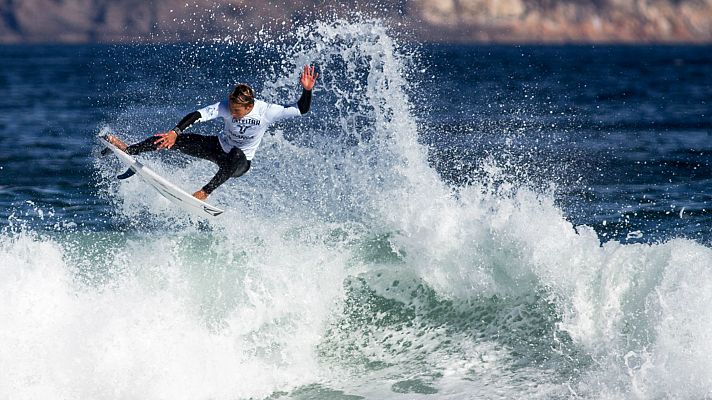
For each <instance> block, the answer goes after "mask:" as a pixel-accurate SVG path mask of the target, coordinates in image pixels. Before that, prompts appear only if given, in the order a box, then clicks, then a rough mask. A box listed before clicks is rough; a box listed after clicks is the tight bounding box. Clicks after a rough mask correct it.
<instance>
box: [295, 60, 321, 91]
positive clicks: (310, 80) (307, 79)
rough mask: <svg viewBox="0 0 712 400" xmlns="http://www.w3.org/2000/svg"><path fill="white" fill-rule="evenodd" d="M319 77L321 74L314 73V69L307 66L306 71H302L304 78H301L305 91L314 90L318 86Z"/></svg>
mask: <svg viewBox="0 0 712 400" xmlns="http://www.w3.org/2000/svg"><path fill="white" fill-rule="evenodd" d="M318 77H319V73H318V72H314V67H310V66H309V65H305V66H304V70H303V71H302V76H301V77H300V78H299V82H300V83H301V84H302V87H303V88H304V90H312V89H314V85H315V84H316V78H318Z"/></svg>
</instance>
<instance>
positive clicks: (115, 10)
mask: <svg viewBox="0 0 712 400" xmlns="http://www.w3.org/2000/svg"><path fill="white" fill-rule="evenodd" d="M354 11H358V12H360V13H363V14H366V15H376V16H379V17H382V18H384V19H385V20H386V21H388V23H390V24H392V25H393V26H394V29H396V27H402V29H405V30H406V31H407V32H408V35H409V36H410V37H413V38H414V39H416V40H420V41H446V42H473V41H474V42H517V43H527V42H534V43H537V42H539V43H540V42H546V43H551V42H554V43H561V42H566V43H571V42H574V43H575V42H693V43H711V42H712V0H383V1H379V2H374V1H358V0H347V1H342V2H338V3H334V4H330V3H329V2H328V1H325V0H295V1H292V2H287V1H284V0H281V1H277V2H275V1H270V0H153V1H144V0H0V43H24V42H64V43H66V42H146V41H162V42H166V41H168V42H170V41H184V40H195V39H196V38H200V37H206V36H207V37H214V36H218V35H226V34H230V33H235V32H239V33H240V35H241V36H240V37H242V38H244V39H248V38H249V37H250V35H251V34H252V33H254V32H256V31H258V30H260V29H276V30H288V29H290V28H291V27H292V26H293V25H294V24H299V23H303V22H305V21H308V20H309V19H310V18H313V16H315V15H316V16H323V15H348V14H349V13H352V12H354Z"/></svg>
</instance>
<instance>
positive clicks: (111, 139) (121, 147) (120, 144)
mask: <svg viewBox="0 0 712 400" xmlns="http://www.w3.org/2000/svg"><path fill="white" fill-rule="evenodd" d="M106 141H107V142H109V143H111V144H113V145H114V146H116V148H117V149H119V150H121V151H123V152H126V148H127V147H129V146H128V145H127V144H126V143H124V142H122V141H121V139H119V138H117V137H116V136H114V135H106Z"/></svg>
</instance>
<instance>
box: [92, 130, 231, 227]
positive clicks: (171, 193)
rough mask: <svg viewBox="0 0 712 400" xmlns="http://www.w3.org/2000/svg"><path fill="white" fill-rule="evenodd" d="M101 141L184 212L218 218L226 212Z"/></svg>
mask: <svg viewBox="0 0 712 400" xmlns="http://www.w3.org/2000/svg"><path fill="white" fill-rule="evenodd" d="M99 139H100V140H101V141H102V142H103V143H104V144H105V145H106V147H107V148H109V149H110V150H111V151H113V152H114V154H115V155H116V157H118V158H119V160H121V162H122V163H124V164H126V166H127V167H129V169H131V170H132V171H134V172H135V173H136V174H138V175H139V176H140V177H141V178H142V179H143V180H144V182H146V183H148V184H149V185H150V186H152V187H153V188H154V189H156V190H158V193H160V194H162V195H163V197H165V198H167V199H168V200H170V201H171V202H172V203H174V204H175V205H177V206H179V207H180V208H182V209H183V210H185V211H188V212H192V213H194V214H196V215H200V216H202V217H216V216H218V215H220V214H222V213H223V212H225V210H222V209H220V208H218V207H215V206H213V205H210V204H208V203H206V202H204V201H201V200H198V199H196V198H195V197H193V196H192V195H191V194H189V193H188V192H186V191H185V190H183V189H181V188H179V187H178V186H176V185H174V184H173V183H171V182H169V181H168V180H166V179H165V178H163V177H162V176H160V175H158V174H157V173H156V172H155V171H153V170H152V169H150V168H148V167H147V166H145V165H143V164H141V163H140V162H139V161H137V160H136V159H135V158H133V157H131V156H130V155H128V154H126V153H124V152H123V151H121V150H119V149H118V148H117V147H116V146H114V145H113V144H111V143H109V142H107V141H106V139H104V138H101V137H100V138H99Z"/></svg>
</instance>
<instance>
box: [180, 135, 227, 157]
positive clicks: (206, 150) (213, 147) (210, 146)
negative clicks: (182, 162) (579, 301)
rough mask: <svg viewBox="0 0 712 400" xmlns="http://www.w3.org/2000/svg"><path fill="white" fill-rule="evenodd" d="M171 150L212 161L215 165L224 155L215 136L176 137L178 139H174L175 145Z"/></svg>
mask: <svg viewBox="0 0 712 400" xmlns="http://www.w3.org/2000/svg"><path fill="white" fill-rule="evenodd" d="M171 149H173V150H178V151H180V152H181V153H183V154H187V155H189V156H191V157H197V158H202V159H204V160H208V161H212V162H214V163H216V164H219V163H218V159H219V158H220V157H222V155H223V154H225V152H224V151H223V149H222V147H220V141H219V140H218V137H217V136H206V135H196V134H192V133H183V134H180V135H178V139H176V143H175V144H174V145H173V147H172V148H171Z"/></svg>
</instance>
